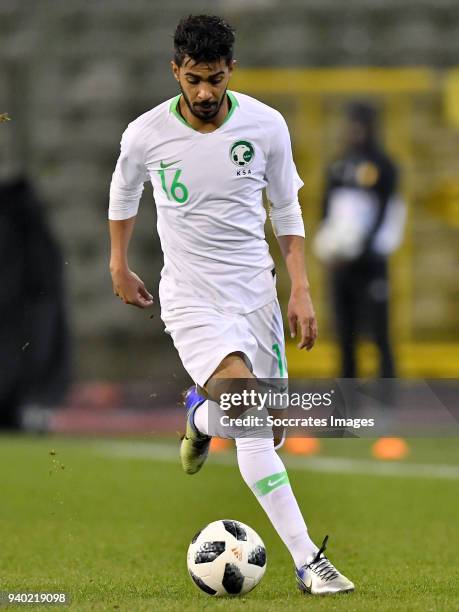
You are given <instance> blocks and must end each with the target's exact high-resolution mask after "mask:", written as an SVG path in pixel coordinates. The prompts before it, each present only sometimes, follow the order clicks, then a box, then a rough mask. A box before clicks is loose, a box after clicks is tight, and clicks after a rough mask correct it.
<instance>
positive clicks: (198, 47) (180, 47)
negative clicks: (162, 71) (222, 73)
mask: <svg viewBox="0 0 459 612" xmlns="http://www.w3.org/2000/svg"><path fill="white" fill-rule="evenodd" d="M233 45H234V29H233V28H232V27H231V26H230V25H229V24H228V23H226V21H224V20H223V19H221V17H216V16H213V15H189V16H188V17H184V18H183V19H181V20H180V22H179V24H178V26H177V28H176V30H175V33H174V50H175V52H174V61H175V63H176V64H177V66H181V65H182V63H183V60H184V58H185V56H186V55H188V56H189V57H190V58H191V59H192V60H194V62H196V63H201V62H204V63H211V62H216V61H218V60H220V59H224V60H225V61H226V63H227V64H229V63H230V62H231V60H232V59H233Z"/></svg>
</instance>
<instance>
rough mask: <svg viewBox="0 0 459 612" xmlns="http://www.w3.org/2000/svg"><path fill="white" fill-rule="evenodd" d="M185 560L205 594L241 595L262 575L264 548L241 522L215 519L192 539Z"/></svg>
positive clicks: (257, 538) (250, 529) (256, 582)
mask: <svg viewBox="0 0 459 612" xmlns="http://www.w3.org/2000/svg"><path fill="white" fill-rule="evenodd" d="M187 564H188V571H189V573H190V576H191V578H192V580H193V582H194V583H195V584H196V586H198V587H199V588H200V589H201V590H202V591H204V592H205V593H207V594H208V595H215V596H219V595H244V594H245V593H248V592H249V591H251V590H252V589H254V588H255V587H256V586H257V584H258V583H259V582H260V580H261V579H262V578H263V574H264V573H265V570H266V549H265V545H264V544H263V541H262V539H261V538H260V536H259V535H258V534H257V533H256V532H255V531H254V530H253V529H252V528H251V527H248V526H247V525H244V523H240V522H239V521H233V520H220V521H214V522H213V523H210V524H209V525H207V526H206V527H204V529H201V530H200V531H198V533H197V534H196V535H195V536H194V538H193V539H192V541H191V544H190V546H189V548H188V555H187Z"/></svg>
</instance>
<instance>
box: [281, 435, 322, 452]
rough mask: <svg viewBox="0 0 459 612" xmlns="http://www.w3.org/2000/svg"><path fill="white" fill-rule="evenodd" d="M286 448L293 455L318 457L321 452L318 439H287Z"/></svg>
mask: <svg viewBox="0 0 459 612" xmlns="http://www.w3.org/2000/svg"><path fill="white" fill-rule="evenodd" d="M284 448H285V450H286V451H287V452H288V453H292V455H317V453H319V452H320V440H319V439H318V438H287V439H286V440H285V444H284Z"/></svg>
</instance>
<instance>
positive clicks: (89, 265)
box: [0, 0, 459, 381]
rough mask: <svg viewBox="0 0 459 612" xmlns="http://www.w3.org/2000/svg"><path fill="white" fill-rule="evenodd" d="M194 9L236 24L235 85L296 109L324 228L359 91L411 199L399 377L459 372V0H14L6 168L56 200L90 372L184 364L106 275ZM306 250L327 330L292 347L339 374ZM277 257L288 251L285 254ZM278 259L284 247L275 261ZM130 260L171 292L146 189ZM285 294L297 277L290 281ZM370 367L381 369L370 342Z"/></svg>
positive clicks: (395, 307) (7, 43) (306, 193)
mask: <svg viewBox="0 0 459 612" xmlns="http://www.w3.org/2000/svg"><path fill="white" fill-rule="evenodd" d="M190 11H193V12H197V11H201V12H209V11H210V12H217V13H221V14H223V15H224V16H226V17H227V18H228V20H229V21H230V22H231V23H233V24H234V25H235V27H236V28H237V45H236V57H237V60H238V62H239V68H238V70H237V72H236V73H235V75H234V79H233V82H232V85H231V86H232V87H233V88H234V89H236V90H238V89H239V90H241V91H245V92H247V93H249V94H252V95H254V96H256V97H259V98H261V99H262V100H264V101H266V102H267V103H269V104H272V105H274V106H275V107H277V108H279V110H281V111H282V112H283V113H284V114H285V116H286V118H287V121H288V123H289V126H290V130H291V134H292V140H293V146H294V149H295V158H296V161H297V165H298V169H299V172H300V174H301V176H302V177H303V178H304V180H305V183H306V184H305V187H304V188H303V190H302V191H301V194H300V195H301V203H302V207H303V213H304V218H305V222H306V227H307V232H308V236H309V237H310V238H311V237H312V236H313V235H314V232H315V229H316V227H317V221H318V217H319V204H320V195H321V188H322V177H323V168H324V165H325V164H326V163H327V162H328V161H329V160H330V159H331V158H332V156H333V154H334V152H335V151H336V144H337V141H338V137H339V129H340V113H341V111H342V108H343V105H344V104H345V102H346V101H348V100H350V99H354V98H355V97H356V96H357V97H359V98H362V97H363V98H365V99H368V100H371V101H373V102H374V103H375V104H376V105H377V106H378V107H379V108H380V110H381V113H382V117H383V136H384V140H385V143H386V145H387V148H388V150H389V152H390V153H391V154H392V155H393V156H394V157H395V158H396V159H397V160H398V161H399V163H400V165H401V167H402V174H403V181H402V192H403V195H404V197H405V199H406V202H407V203H408V206H409V221H408V228H407V232H406V237H405V241H404V243H403V247H402V248H401V249H400V250H399V251H398V252H397V254H396V255H395V256H394V257H393V259H392V265H391V269H392V275H393V292H392V313H393V318H392V337H393V339H394V341H395V349H396V355H397V357H398V366H399V373H400V375H401V376H419V377H424V376H456V375H457V373H458V371H459V351H458V343H459V326H458V324H457V323H458V318H457V313H458V310H459V309H458V292H459V287H458V281H457V278H458V276H457V257H458V240H457V231H458V224H459V181H458V178H457V159H458V155H459V109H458V106H459V103H458V91H459V90H458V87H459V85H458V82H459V80H458V79H459V77H458V74H459V73H458V71H457V69H456V68H455V66H456V64H457V57H458V51H459V36H458V34H459V15H458V13H457V5H456V3H455V2H454V1H448V0H444V1H442V2H441V3H435V6H434V5H433V3H431V2H426V1H422V0H421V1H418V2H405V3H399V2H395V1H392V0H386V1H384V2H382V1H381V2H376V3H375V2H369V1H364V0H350V1H349V2H346V3H341V2H338V1H331V0H326V1H324V0H321V1H313V0H308V1H293V0H288V1H285V2H282V3H279V2H277V1H275V0H257V1H255V0H247V1H244V2H243V1H240V0H230V1H228V2H215V1H214V2H193V3H191V4H190V3H186V2H174V3H171V4H168V5H165V4H164V3H160V2H152V1H147V0H134V1H132V2H129V3H126V2H124V1H118V0H111V1H104V0H98V1H94V2H89V1H86V2H85V1H76V0H69V1H66V2H56V1H48V0H41V1H39V2H29V1H24V2H21V3H18V2H14V1H10V0H4V1H3V2H2V3H1V5H0V31H1V37H0V41H1V42H0V45H1V46H0V49H1V55H2V65H1V68H0V104H1V109H2V112H3V111H5V110H8V111H9V112H10V115H11V116H12V118H13V121H11V122H9V123H8V124H2V126H1V127H2V129H1V138H2V148H3V149H4V151H3V154H2V163H3V164H5V161H4V160H5V147H7V148H8V154H7V157H8V163H9V164H14V165H15V166H17V167H22V168H24V169H26V171H27V172H28V173H30V175H31V176H32V177H33V180H34V182H35V185H36V186H37V188H38V189H39V192H40V194H41V195H42V197H43V199H44V201H45V202H46V204H47V211H48V215H49V219H50V221H51V224H52V227H53V228H54V231H55V234H56V236H57V238H58V240H59V242H60V244H61V246H62V249H63V251H64V259H65V272H66V286H67V294H68V305H69V312H70V320H71V327H72V336H73V338H74V348H75V351H74V363H75V368H74V372H75V378H76V380H79V381H87V380H114V381H119V380H121V379H124V380H136V379H137V380H141V379H143V378H145V377H146V376H153V377H156V376H158V378H160V377H162V376H164V375H166V376H167V375H170V372H171V370H172V371H175V370H177V371H180V368H181V366H180V364H179V362H178V360H177V358H176V356H175V353H174V350H173V347H172V345H171V343H170V341H169V339H168V338H167V337H166V336H165V335H164V334H163V329H162V325H161V321H160V319H159V316H158V312H159V311H158V307H156V309H155V314H156V316H155V317H154V319H152V320H150V319H149V318H148V317H149V315H148V314H146V313H143V312H139V311H138V310H135V309H130V308H124V307H123V305H121V304H120V303H119V302H118V301H117V300H116V299H114V298H113V296H112V292H111V284H110V278H109V274H108V269H107V257H108V254H107V253H108V241H107V227H106V209H107V194H108V185H109V182H110V178H111V172H112V171H113V167H114V163H115V161H116V157H117V154H118V149H119V139H120V135H121V133H122V131H123V129H124V128H125V126H126V124H127V123H128V122H129V121H130V120H132V119H133V118H134V117H136V116H137V115H138V114H140V113H142V112H144V111H145V110H147V109H149V108H151V107H152V106H154V105H155V104H157V103H159V102H160V101H162V100H163V99H166V98H167V97H169V96H172V95H174V93H175V92H176V86H175V82H174V80H173V79H172V78H171V74H170V68H169V61H170V58H171V47H172V41H171V34H172V32H173V29H174V27H175V24H176V23H177V21H178V19H179V18H180V17H181V16H183V15H184V14H186V13H188V12H190ZM310 245H311V241H309V242H308V265H309V269H310V275H311V279H312V286H313V292H314V294H313V295H314V298H315V302H316V309H317V311H318V316H319V325H320V330H321V335H320V341H319V343H318V345H317V347H316V349H315V350H314V351H313V353H311V354H309V355H302V354H299V353H297V352H296V351H294V350H292V349H289V351H288V356H289V361H290V370H291V373H292V374H293V375H297V376H301V375H306V376H333V375H334V374H335V373H336V371H337V355H336V350H335V347H334V344H333V332H332V328H331V322H330V311H329V308H328V307H327V295H326V283H325V279H324V275H323V270H322V268H321V267H320V265H319V264H318V263H317V261H316V260H315V258H314V256H313V255H312V253H311V249H310ZM274 249H275V245H274ZM276 253H277V251H276ZM131 258H132V267H133V269H135V270H136V271H137V272H138V273H139V274H140V275H141V277H142V278H144V280H145V282H146V283H147V285H148V286H149V287H150V288H152V289H153V293H155V294H156V290H157V283H158V279H159V272H160V268H161V252H160V247H159V242H158V238H157V236H156V231H155V210H154V205H153V202H152V195H151V187H150V186H146V189H145V193H144V197H143V201H142V206H141V213H140V217H139V222H138V224H137V228H136V235H135V240H134V243H133V245H132V256H131ZM280 277H281V282H280V286H279V288H280V293H281V299H282V300H283V301H284V302H285V298H286V291H287V284H286V275H280ZM362 351H363V354H362V357H363V360H362V364H363V370H362V373H363V374H371V373H372V372H374V369H375V360H374V355H373V351H372V349H371V346H366V345H365V344H364V345H363V347H362Z"/></svg>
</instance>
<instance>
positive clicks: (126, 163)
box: [109, 15, 354, 594]
mask: <svg viewBox="0 0 459 612" xmlns="http://www.w3.org/2000/svg"><path fill="white" fill-rule="evenodd" d="M233 44H234V31H233V29H232V28H231V27H230V26H229V25H228V24H227V23H226V22H225V21H223V20H222V19H220V18H219V17H213V16H206V15H200V16H190V17H187V18H185V19H183V20H182V21H181V22H180V23H179V24H178V26H177V29H176V31H175V35H174V48H175V55H174V60H173V62H172V71H173V74H174V77H175V79H176V80H177V83H178V84H179V87H180V91H181V93H180V94H179V95H178V96H176V97H175V98H173V99H172V100H167V101H166V102H163V103H162V104H160V105H159V106H156V107H155V108H153V109H152V110H150V111H148V112H146V113H145V114H143V115H141V116H140V117H139V118H137V119H136V120H135V121H133V122H132V123H130V124H129V126H128V127H127V129H126V131H125V132H124V134H123V137H122V140H121V153H120V156H119V159H118V162H117V165H116V169H115V172H114V174H113V179H112V183H111V188H110V207H109V219H110V233H111V245H112V246H111V261H110V269H111V274H112V280H113V287H114V292H115V294H116V295H118V296H119V297H120V298H121V300H123V302H125V303H126V304H133V305H135V306H138V307H140V308H147V307H149V306H151V304H152V303H153V297H152V295H151V294H150V293H149V291H148V290H147V288H146V287H145V285H144V283H143V282H142V280H141V279H140V278H139V277H138V276H137V275H136V274H135V273H134V272H132V271H131V270H130V268H129V265H128V257H127V252H128V245H129V241H130V238H131V235H132V232H133V229H134V224H135V219H136V214H137V210H138V205H139V199H140V196H141V193H142V189H143V183H144V182H145V181H146V180H150V181H151V183H152V185H153V190H154V197H155V202H156V207H157V213H158V234H159V237H160V240H161V246H162V250H163V253H164V267H163V271H162V274H161V282H160V288H159V298H160V303H161V318H162V319H163V321H164V323H165V325H166V332H167V333H168V334H170V335H171V336H172V339H173V342H174V345H175V347H176V349H177V350H178V352H179V355H180V358H181V360H182V362H183V365H184V367H185V369H186V370H187V372H188V373H189V374H190V376H191V378H192V379H193V381H194V382H195V383H196V385H197V386H199V388H200V389H203V390H204V391H205V393H206V396H204V395H200V394H199V393H198V392H197V390H196V389H194V388H192V389H191V390H190V391H189V393H188V394H187V398H186V407H187V409H188V410H187V424H186V435H185V437H184V439H183V441H182V446H181V451H180V454H181V460H182V465H183V468H184V470H185V471H186V472H187V473H188V474H194V473H196V472H197V471H198V470H199V469H200V468H201V466H202V464H203V463H204V461H205V459H206V457H207V452H208V449H209V444H210V441H211V436H210V431H209V422H210V419H209V418H208V417H209V411H212V410H213V409H216V408H217V406H216V405H215V402H218V401H219V398H220V394H221V390H222V388H224V385H223V387H222V385H221V383H222V381H223V383H224V381H225V380H234V379H255V377H256V378H265V379H266V378H276V377H277V378H286V376H287V372H286V364H285V358H284V336H283V325H282V316H281V313H280V309H279V304H278V301H277V297H276V288H275V277H274V268H273V261H272V259H271V256H270V254H269V250H268V245H267V243H266V240H265V235H264V222H265V218H266V214H265V209H264V207H263V200H262V192H263V190H264V189H265V188H266V190H267V196H268V199H269V201H270V205H271V208H270V217H271V221H272V224H273V227H274V231H275V234H276V236H277V239H278V241H279V244H280V248H281V251H282V254H283V257H284V259H285V262H286V266H287V269H288V272H289V275H290V278H291V295H290V301H289V306H288V320H289V326H290V332H291V335H292V337H294V336H295V335H296V333H297V328H299V331H300V334H301V339H300V341H299V343H298V348H300V349H303V348H306V349H307V350H310V349H311V348H312V347H313V345H314V341H315V339H316V335H317V325H316V319H315V315H314V309H313V305H312V302H311V297H310V293H309V285H308V280H307V275H306V270H305V261H304V227H303V221H302V216H301V209H300V206H299V202H298V189H299V188H300V187H301V186H302V185H303V183H302V181H301V179H300V178H299V176H298V174H297V172H296V168H295V164H294V162H293V159H292V151H291V144H290V137H289V132H288V129H287V125H286V123H285V121H284V119H283V118H282V116H281V115H280V114H279V113H278V112H277V111H275V110H274V109H272V108H270V107H268V106H266V105H265V104H262V103H261V102H259V101H257V100H255V99H253V98H251V97H249V96H247V95H243V94H240V93H236V92H233V91H229V90H228V89H227V87H228V82H229V79H230V76H231V73H232V71H233V68H234V63H235V62H234V60H233ZM246 433H247V432H246ZM249 433H250V432H249ZM236 448H237V460H238V465H239V469H240V472H241V475H242V477H243V479H244V481H245V482H246V483H247V485H248V486H249V487H250V488H251V489H252V491H253V492H254V494H255V495H256V496H257V498H258V500H259V502H260V504H261V506H262V507H263V509H264V510H265V511H266V513H267V514H268V516H269V518H270V520H271V522H272V524H273V526H274V528H275V529H276V530H277V532H278V534H279V536H280V537H281V539H282V540H283V542H284V543H285V545H286V546H287V548H288V550H289V551H290V553H291V555H292V557H293V560H294V563H295V567H296V576H297V581H298V585H299V587H300V588H301V589H302V590H303V591H305V592H308V593H312V594H324V593H338V592H346V591H352V590H353V589H354V585H353V583H352V582H351V581H350V580H348V579H347V578H346V577H345V576H343V575H342V574H340V573H339V572H338V570H337V569H336V568H335V567H334V566H333V565H332V563H331V562H330V561H329V560H328V559H327V557H325V555H324V550H325V543H326V539H325V540H324V543H323V545H322V547H321V548H318V547H317V546H316V545H315V544H314V543H313V542H312V540H311V538H310V537H309V534H308V530H307V528H306V525H305V522H304V520H303V517H302V515H301V512H300V509H299V507H298V504H297V501H296V499H295V497H294V494H293V492H292V488H291V486H290V484H289V480H288V476H287V473H286V471H285V467H284V465H283V463H282V460H281V459H280V457H279V456H278V455H277V453H276V450H275V446H274V439H273V436H272V435H270V436H267V437H266V436H264V437H257V436H255V435H242V436H240V437H238V438H236Z"/></svg>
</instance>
